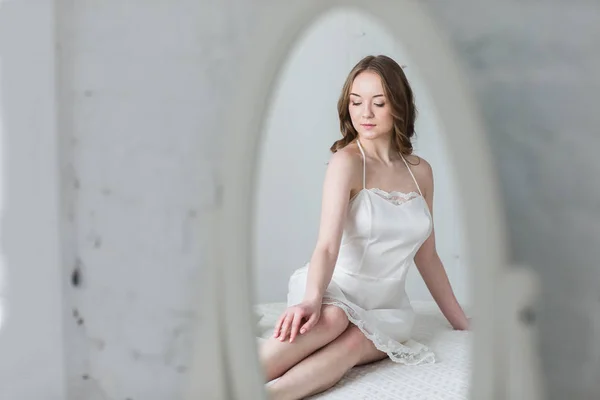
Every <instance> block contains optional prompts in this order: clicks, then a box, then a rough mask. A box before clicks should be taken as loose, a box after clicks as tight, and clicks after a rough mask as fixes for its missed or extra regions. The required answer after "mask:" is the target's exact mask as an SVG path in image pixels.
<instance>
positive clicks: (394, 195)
mask: <svg viewBox="0 0 600 400" xmlns="http://www.w3.org/2000/svg"><path fill="white" fill-rule="evenodd" d="M368 190H369V191H371V192H373V193H375V194H376V195H378V196H379V197H382V198H383V199H384V200H387V201H389V202H390V203H392V204H395V205H400V204H404V203H406V202H408V201H410V200H412V199H414V198H416V197H419V196H421V195H420V194H419V193H417V192H408V193H404V192H386V191H385V190H382V189H379V188H372V189H368Z"/></svg>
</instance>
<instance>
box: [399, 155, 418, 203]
mask: <svg viewBox="0 0 600 400" xmlns="http://www.w3.org/2000/svg"><path fill="white" fill-rule="evenodd" d="M400 157H402V161H404V165H406V168H408V172H410V176H412V178H413V181H415V185H417V189H418V190H419V194H420V195H421V197H423V192H421V188H420V187H419V182H417V179H416V178H415V175H414V174H413V172H412V170H411V169H410V167H409V166H408V163H407V162H406V159H405V158H404V156H403V155H402V153H400Z"/></svg>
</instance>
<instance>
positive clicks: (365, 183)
mask: <svg viewBox="0 0 600 400" xmlns="http://www.w3.org/2000/svg"><path fill="white" fill-rule="evenodd" d="M356 144H358V149H359V150H360V153H361V154H362V158H363V189H366V188H367V157H365V152H364V150H363V148H362V146H361V145H360V140H358V139H356Z"/></svg>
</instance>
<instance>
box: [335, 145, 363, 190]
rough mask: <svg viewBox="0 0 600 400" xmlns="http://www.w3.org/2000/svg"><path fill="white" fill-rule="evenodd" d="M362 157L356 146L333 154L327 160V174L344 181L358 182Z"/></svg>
mask: <svg viewBox="0 0 600 400" xmlns="http://www.w3.org/2000/svg"><path fill="white" fill-rule="evenodd" d="M362 162H363V161H362V156H361V154H360V150H358V148H357V146H356V145H353V144H350V145H348V146H346V147H344V148H343V149H340V150H338V151H336V152H335V153H333V154H332V155H331V157H330V159H329V167H328V170H329V173H330V174H333V175H335V176H336V177H337V178H342V179H344V180H346V181H350V182H354V181H357V180H358V181H360V179H361V177H362Z"/></svg>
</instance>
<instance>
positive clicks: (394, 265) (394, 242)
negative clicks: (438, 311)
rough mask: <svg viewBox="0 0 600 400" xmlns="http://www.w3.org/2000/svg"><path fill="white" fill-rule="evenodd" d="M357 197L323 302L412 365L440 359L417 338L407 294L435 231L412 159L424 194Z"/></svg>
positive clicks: (296, 292) (297, 288) (292, 283)
mask: <svg viewBox="0 0 600 400" xmlns="http://www.w3.org/2000/svg"><path fill="white" fill-rule="evenodd" d="M357 143H358V146H359V149H360V152H361V153H362V157H363V189H362V190H361V191H360V192H358V194H356V195H355V196H354V197H353V198H352V199H351V200H350V205H349V210H348V215H347V219H346V223H345V226H344V231H343V234H342V240H341V247H340V251H339V255H338V258H337V262H336V265H335V269H334V272H333V277H332V279H331V282H330V283H329V286H328V287H327V290H326V292H325V295H324V297H323V304H330V305H334V306H337V307H339V308H341V309H342V310H344V311H345V313H346V315H347V316H348V319H349V320H350V322H351V323H353V324H354V325H356V326H357V327H358V328H359V329H360V330H361V331H362V332H363V333H364V335H365V336H366V337H367V338H368V339H369V340H371V341H372V342H373V344H374V345H375V347H376V348H377V349H378V350H380V351H383V352H385V353H387V355H388V356H389V358H390V359H392V360H393V361H395V362H398V363H402V364H406V365H417V364H423V363H433V362H435V357H434V354H433V353H432V352H431V351H430V350H429V349H428V348H427V347H426V346H425V345H423V344H421V343H418V342H416V341H414V340H412V339H411V331H412V328H413V325H414V320H415V313H414V310H413V308H412V306H411V304H410V301H409V299H408V296H407V295H406V290H405V286H406V275H407V273H408V270H409V268H411V267H412V266H413V265H414V257H415V254H416V253H417V250H419V248H420V247H421V245H422V244H423V243H424V242H425V240H426V239H427V238H428V237H429V235H430V234H431V231H432V226H433V223H432V218H431V214H430V211H429V207H428V205H427V202H426V201H425V198H424V197H423V193H422V192H421V188H420V187H419V184H418V182H417V180H416V179H415V176H414V174H413V173H412V171H411V169H410V167H409V166H408V163H407V162H406V159H405V158H404V157H402V160H403V161H404V164H405V165H406V167H407V168H408V171H409V172H410V175H411V176H412V178H413V180H414V182H415V184H416V187H417V190H418V193H416V192H410V193H402V192H386V191H383V190H381V189H377V188H373V189H367V188H366V182H365V181H366V158H365V153H364V151H363V149H362V146H361V145H360V143H359V142H358V141H357ZM308 268H309V264H306V265H305V266H304V267H302V268H300V269H298V270H296V271H295V272H294V273H293V274H292V276H291V277H290V280H289V286H288V296H287V304H288V306H292V305H295V304H298V303H300V302H301V301H302V300H303V297H304V292H305V289H306V277H307V272H308Z"/></svg>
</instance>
